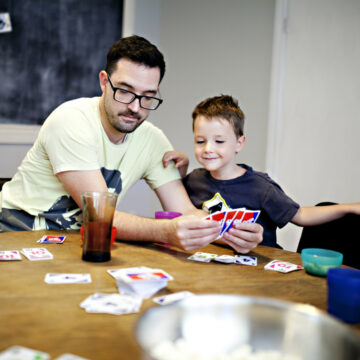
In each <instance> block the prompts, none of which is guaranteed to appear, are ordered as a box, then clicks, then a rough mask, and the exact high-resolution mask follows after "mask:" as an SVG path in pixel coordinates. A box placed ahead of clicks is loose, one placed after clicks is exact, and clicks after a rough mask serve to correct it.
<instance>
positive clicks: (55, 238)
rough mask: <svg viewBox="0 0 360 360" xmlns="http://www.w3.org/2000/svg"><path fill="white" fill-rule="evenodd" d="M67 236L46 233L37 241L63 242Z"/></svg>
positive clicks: (42, 242)
mask: <svg viewBox="0 0 360 360" xmlns="http://www.w3.org/2000/svg"><path fill="white" fill-rule="evenodd" d="M65 238H66V236H54V235H44V236H43V237H42V238H41V239H40V240H38V241H37V242H38V243H40V244H62V243H63V242H64V241H65Z"/></svg>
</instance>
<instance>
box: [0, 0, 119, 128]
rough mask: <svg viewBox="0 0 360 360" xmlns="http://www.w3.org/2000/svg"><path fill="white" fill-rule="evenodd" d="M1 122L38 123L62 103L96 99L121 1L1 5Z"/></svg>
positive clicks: (1, 0)
mask: <svg viewBox="0 0 360 360" xmlns="http://www.w3.org/2000/svg"><path fill="white" fill-rule="evenodd" d="M0 12H8V13H10V19H11V24H12V29H13V30H12V32H9V33H0V123H2V124H5V123H10V124H32V125H34V124H42V123H43V122H44V120H45V119H46V117H47V116H48V115H49V114H50V112H51V111H52V110H53V109H54V108H55V107H57V106H58V105H60V104H61V103H63V102H64V101H67V100H70V99H74V98H79V97H91V96H96V95H100V94H101V91H100V88H99V82H98V73H99V71H100V70H102V69H104V68H105V65H106V54H107V51H108V49H109V47H110V46H111V44H112V43H113V42H114V41H116V40H118V39H120V37H121V29H122V14H123V1H122V0H0Z"/></svg>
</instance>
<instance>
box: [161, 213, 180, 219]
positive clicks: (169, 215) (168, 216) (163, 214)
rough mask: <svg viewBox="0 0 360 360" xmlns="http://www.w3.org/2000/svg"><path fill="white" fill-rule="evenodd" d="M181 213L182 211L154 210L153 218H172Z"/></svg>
mask: <svg viewBox="0 0 360 360" xmlns="http://www.w3.org/2000/svg"><path fill="white" fill-rule="evenodd" d="M181 215H182V213H179V212H176V211H155V219H174V218H177V217H179V216H181Z"/></svg>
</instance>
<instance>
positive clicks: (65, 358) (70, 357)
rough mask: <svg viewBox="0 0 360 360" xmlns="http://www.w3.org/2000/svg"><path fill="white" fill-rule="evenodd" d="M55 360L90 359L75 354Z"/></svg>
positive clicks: (68, 354) (63, 355)
mask: <svg viewBox="0 0 360 360" xmlns="http://www.w3.org/2000/svg"><path fill="white" fill-rule="evenodd" d="M0 360H1V359H0ZM54 360H88V359H85V358H83V357H81V356H77V355H74V354H70V353H66V354H62V355H60V356H58V357H57V358H56V359H54Z"/></svg>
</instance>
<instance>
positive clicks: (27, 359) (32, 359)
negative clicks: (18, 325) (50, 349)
mask: <svg viewBox="0 0 360 360" xmlns="http://www.w3.org/2000/svg"><path fill="white" fill-rule="evenodd" d="M48 359H50V355H49V354H47V353H44V352H41V351H37V350H33V349H29V348H27V347H24V346H12V347H10V348H8V349H6V350H5V351H3V352H1V353H0V360H48Z"/></svg>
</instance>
